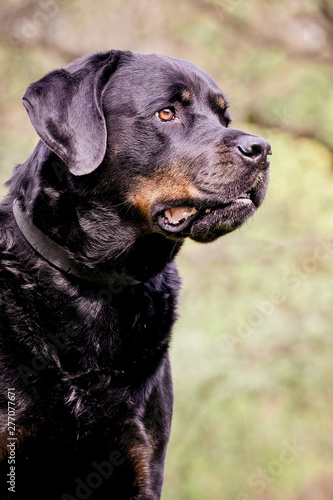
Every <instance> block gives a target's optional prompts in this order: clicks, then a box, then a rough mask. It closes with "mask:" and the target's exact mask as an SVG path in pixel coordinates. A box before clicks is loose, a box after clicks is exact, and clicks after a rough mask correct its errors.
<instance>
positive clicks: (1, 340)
mask: <svg viewBox="0 0 333 500" xmlns="http://www.w3.org/2000/svg"><path fill="white" fill-rule="evenodd" d="M23 102H24V105H25V106H26V108H27V110H28V112H29V116H30V118H31V121H32V123H33V125H34V127H35V129H36V131H37V133H38V134H39V136H40V137H41V139H42V140H41V141H40V142H39V143H38V145H37V147H36V149H35V151H34V152H33V153H32V155H31V156H30V158H28V160H27V161H26V162H25V163H24V164H22V165H19V166H17V167H16V168H15V171H14V173H13V176H12V178H11V180H10V181H9V186H10V194H9V195H8V196H7V197H6V198H5V200H4V201H3V202H2V204H1V205H0V251H1V253H0V264H1V267H0V327H1V336H0V366H1V370H0V458H1V463H0V474H1V498H2V499H4V500H7V499H11V498H16V499H18V500H21V499H26V498H30V497H31V498H34V499H35V500H39V499H40V500H42V499H43V500H46V499H47V500H58V499H67V500H68V499H85V498H92V499H99V500H106V499H113V500H129V499H132V500H134V499H136V500H138V499H141V500H143V499H144V500H157V499H159V498H160V495H161V488H162V482H163V468H164V459H165V453H166V446H167V442H168V439H169V433H170V425H171V415H172V401H173V394H172V382H171V375H170V366H169V358H168V347H169V343H170V332H171V327H172V325H173V323H174V321H175V309H176V303H177V293H178V288H179V279H178V275H177V272H176V269H175V266H174V257H175V255H176V254H177V252H178V251H179V249H180V247H181V244H182V242H183V240H184V238H185V237H190V238H192V239H194V240H197V241H200V242H208V241H212V240H214V239H215V238H217V237H219V236H222V235H223V234H226V233H227V232H229V231H232V230H233V229H235V228H236V227H239V226H240V225H241V224H242V223H243V222H244V221H245V220H246V219H247V218H248V217H250V216H251V215H252V214H253V213H254V212H255V210H256V208H257V207H258V206H259V205H260V203H261V202H262V200H263V198H264V194H265V190H266V186H267V182H268V168H267V167H268V164H269V162H268V160H267V154H270V147H269V145H268V143H266V141H264V140H263V139H261V138H259V137H256V136H252V135H249V134H246V133H245V132H242V131H240V130H235V129H228V128H227V126H228V124H229V122H230V117H229V114H228V112H227V103H226V99H225V97H224V96H223V94H222V93H221V91H220V90H219V88H218V87H217V86H216V84H215V83H214V82H213V80H212V79H211V78H210V77H209V76H208V75H207V74H206V73H204V72H203V71H201V70H199V69H198V68H197V67H195V66H193V65H191V64H190V63H187V62H185V61H181V60H176V59H171V58H168V57H164V56H157V55H149V56H148V55H140V54H132V53H131V52H120V51H111V52H109V53H105V54H95V55H91V56H87V57H85V58H82V59H80V60H79V61H76V62H74V63H73V64H71V65H70V66H68V67H67V68H64V69H62V70H57V71H54V72H52V73H50V74H49V75H47V76H45V77H44V78H42V79H41V80H40V81H38V82H36V83H34V84H32V85H31V86H30V87H29V88H28V89H27V91H26V93H25V96H24V100H23ZM166 108H168V109H170V110H171V112H172V120H170V121H163V119H161V117H162V118H163V116H164V115H163V114H162V115H161V114H159V113H158V112H159V111H160V110H162V109H166ZM246 193H247V194H246ZM14 200H18V202H19V203H20V205H21V207H22V210H23V212H24V214H25V216H26V217H27V218H29V219H30V220H31V221H33V223H34V225H35V226H36V227H38V228H39V229H40V230H41V231H43V233H45V234H46V235H47V236H48V237H49V238H51V239H52V240H53V241H54V242H56V243H57V244H58V245H60V246H61V247H62V248H63V249H64V252H66V253H67V254H68V255H70V257H71V258H72V259H73V260H74V261H75V262H76V263H77V265H78V266H85V268H89V269H92V270H96V269H97V270H99V271H103V272H105V273H107V274H108V275H109V276H110V283H109V284H104V285H101V284H98V283H94V282H93V281H91V280H90V281H89V280H85V279H81V278H78V277H75V276H74V275H72V274H70V273H67V272H65V271H64V270H61V269H57V268H56V267H54V266H53V265H51V264H50V263H49V262H48V256H47V255H44V256H41V255H39V254H38V253H37V252H36V251H35V249H33V248H32V247H31V246H30V245H29V243H28V242H27V241H26V239H25V238H24V237H23V235H22V234H21V231H20V230H19V229H18V227H17V224H16V222H15V219H14V217H13V210H12V205H13V201H14ZM181 207H185V211H186V209H187V208H192V209H193V208H194V207H195V215H193V217H189V218H188V219H186V217H185V219H186V220H180V221H177V222H176V224H173V223H170V220H169V219H168V217H167V215H166V214H168V213H169V212H167V211H168V210H171V211H172V210H174V209H175V208H176V209H178V210H179V209H180V208H181ZM173 213H178V212H173ZM115 273H118V275H119V273H120V274H121V273H124V274H126V276H130V277H131V279H133V280H136V281H140V283H138V284H130V285H129V284H128V283H127V282H126V283H125V282H124V283H122V282H121V279H120V281H119V280H118V281H116V282H114V281H113V280H112V277H113V276H114V275H115ZM133 283H134V281H133ZM8 391H9V392H8ZM9 401H10V403H9ZM9 410H11V412H10V414H11V415H12V419H10V421H8V418H7V417H8V415H9V413H8V411H9ZM13 411H14V412H15V415H13ZM13 419H15V429H14V427H13V425H12V424H13V422H14V420H13ZM8 423H9V424H10V425H9V427H8ZM11 432H12V433H13V434H11ZM13 438H14V439H13ZM11 460H14V462H11ZM10 467H14V469H10ZM10 474H11V475H10ZM10 481H12V482H13V484H15V486H14V489H15V494H14V493H13V492H12V490H11V489H10V487H11V482H10Z"/></svg>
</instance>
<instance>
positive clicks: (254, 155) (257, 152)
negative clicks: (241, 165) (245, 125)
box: [237, 135, 272, 168]
mask: <svg viewBox="0 0 333 500" xmlns="http://www.w3.org/2000/svg"><path fill="white" fill-rule="evenodd" d="M237 148H238V151H240V153H241V154H242V155H243V156H246V158H248V159H249V160H250V161H252V162H253V163H254V164H256V165H257V166H261V167H263V168H265V167H268V165H269V161H268V159H267V156H268V155H271V154H272V148H271V145H270V144H269V142H267V141H265V139H262V138H261V137H258V136H254V135H243V136H242V137H240V138H239V139H238V144H237Z"/></svg>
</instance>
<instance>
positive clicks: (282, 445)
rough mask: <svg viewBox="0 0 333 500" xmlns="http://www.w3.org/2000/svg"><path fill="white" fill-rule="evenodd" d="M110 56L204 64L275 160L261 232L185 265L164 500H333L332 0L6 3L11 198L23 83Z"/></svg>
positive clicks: (29, 141) (0, 38) (1, 29)
mask: <svg viewBox="0 0 333 500" xmlns="http://www.w3.org/2000/svg"><path fill="white" fill-rule="evenodd" d="M111 48H117V49H129V50H132V51H135V52H144V53H150V52H157V53H163V54H167V55H170V56H173V57H179V58H184V59H188V60H190V61H192V62H193V63H195V64H197V65H198V66H200V67H202V68H203V69H204V70H205V71H207V72H208V73H210V74H211V75H212V76H213V77H214V78H215V80H216V81H217V83H218V84H219V85H220V87H221V88H222V89H223V91H224V92H225V93H226V94H227V95H228V97H229V99H230V101H231V103H232V107H231V115H232V117H233V119H234V122H233V126H235V127H237V128H243V129H245V130H248V131H251V132H254V133H258V134H260V135H262V136H263V137H265V138H266V139H268V140H269V141H270V142H271V144H272V148H273V157H272V170H271V181H270V185H269V189H268V193H267V197H266V201H265V203H264V204H263V206H262V207H261V208H260V210H259V211H258V212H257V214H256V215H255V216H254V217H253V219H251V221H250V222H248V223H247V224H246V225H245V226H244V227H243V228H241V229H240V230H238V231H236V232H234V233H232V234H230V235H228V236H226V237H224V238H222V239H221V240H219V241H218V242H215V243H213V244H210V245H199V244H194V243H187V244H186V245H185V248H184V250H183V252H182V253H181V255H180V256H179V258H178V264H179V268H180V271H181V274H182V276H183V290H182V297H181V305H180V308H179V309H180V319H179V321H178V323H177V325H176V327H175V329H174V340H173V344H172V362H173V373H174V385H175V413H174V420H173V430H172V437H171V442H170V445H169V450H168V457H167V466H166V476H165V486H164V492H163V500H332V498H333V474H332V466H333V387H332V380H333V362H332V352H333V337H332V313H331V311H332V298H333V292H332V285H331V283H332V276H333V262H332V261H333V259H332V257H333V203H332V193H333V85H332V83H333V4H332V1H331V0H289V1H288V0H282V1H275V0H252V1H251V2H250V1H246V0H225V1H223V0H194V1H190V0H168V1H165V0H127V1H126V2H124V1H123V0H111V1H106V0H104V1H103V0H101V1H93V0H81V1H78V0H11V1H9V0H8V1H7V0H1V3H0V62H1V64H0V72H1V78H0V89H1V92H0V135H1V142H0V149H1V155H0V184H1V188H0V192H1V195H3V194H5V188H4V187H2V184H3V183H4V182H5V180H6V179H7V178H8V177H9V176H10V172H11V169H12V167H13V165H14V164H15V163H20V162H22V161H24V160H25V158H26V157H27V156H28V155H29V154H30V152H31V151H32V149H33V147H34V145H35V144H36V142H37V137H36V134H35V132H34V130H33V128H32V126H31V124H30V122H29V119H28V117H27V114H26V112H25V110H24V109H23V107H22V105H21V96H22V94H23V92H24V90H25V88H26V86H27V85H28V84H29V83H30V82H31V81H33V80H36V79H38V78H40V77H41V76H42V75H43V74H44V73H46V72H47V71H49V70H51V69H53V68H56V67H61V66H63V65H65V64H67V63H68V62H69V61H71V60H72V59H74V58H76V57H78V56H81V55H83V54H85V53H89V52H93V51H98V50H109V49H111Z"/></svg>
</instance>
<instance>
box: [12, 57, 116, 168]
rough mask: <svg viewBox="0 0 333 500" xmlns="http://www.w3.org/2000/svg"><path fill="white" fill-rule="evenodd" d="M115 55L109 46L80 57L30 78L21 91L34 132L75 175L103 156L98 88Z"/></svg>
mask: <svg viewBox="0 0 333 500" xmlns="http://www.w3.org/2000/svg"><path fill="white" fill-rule="evenodd" d="M120 55H121V51H111V52H108V53H104V54H94V55H92V56H87V57H85V58H82V59H79V60H78V61H75V62H74V63H72V64H71V65H69V66H68V67H66V68H64V69H60V70H56V71H52V72H51V73H49V74H48V75H46V76H44V78H42V79H41V80H38V81H37V82H35V83H32V84H31V85H29V87H28V88H27V90H26V92H25V94H24V96H23V99H22V101H23V105H24V106H25V108H26V110H27V111H28V114H29V117H30V120H31V123H32V124H33V126H34V128H35V130H36V132H37V134H38V135H39V137H40V138H41V139H42V141H43V142H44V143H45V144H46V145H47V146H48V147H49V148H50V149H52V151H54V152H55V153H56V154H57V155H58V156H59V157H60V158H61V159H62V160H63V161H64V162H65V163H66V165H67V166H68V168H69V170H70V171H71V172H72V174H74V175H85V174H89V173H90V172H92V171H93V170H95V169H96V168H97V167H98V166H99V165H100V163H101V162H102V160H103V158H104V155H105V150H106V124H105V119H104V114H103V109H102V93H103V89H104V87H105V85H106V83H107V82H108V81H109V78H110V76H111V74H112V73H113V72H114V71H115V70H116V68H117V65H118V61H119V58H120Z"/></svg>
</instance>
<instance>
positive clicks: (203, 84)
mask: <svg viewBox="0 0 333 500" xmlns="http://www.w3.org/2000/svg"><path fill="white" fill-rule="evenodd" d="M110 87H111V88H110V92H111V93H115V94H117V95H118V99H119V93H120V95H121V96H122V98H129V99H131V101H132V102H133V101H134V102H137V101H145V102H147V103H149V104H151V105H152V107H154V106H155V107H156V106H157V107H158V106H159V105H161V106H164V105H167V104H168V103H170V102H173V101H181V102H182V103H184V104H187V103H191V102H193V101H194V100H197V99H199V100H201V101H203V100H205V101H206V100H211V99H214V100H215V101H216V102H217V104H218V105H219V107H221V108H223V107H226V106H227V103H226V98H225V96H224V95H223V93H222V91H221V90H220V88H219V87H218V86H217V84H216V83H215V82H214V80H213V79H212V78H211V77H210V76H209V75H208V74H207V73H205V72H204V71H203V70H201V69H200V68H198V67H197V66H195V65H194V64H191V63H189V62H188V61H184V60H181V59H174V58H171V57H167V56H160V55H155V54H151V55H144V54H133V57H131V58H126V59H125V60H123V61H120V64H119V66H118V69H117V71H116V73H115V74H114V75H113V77H112V82H111V85H110Z"/></svg>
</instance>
